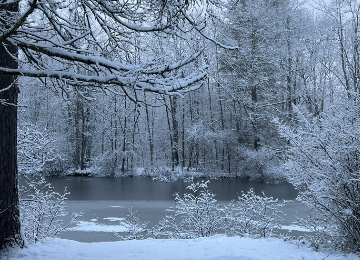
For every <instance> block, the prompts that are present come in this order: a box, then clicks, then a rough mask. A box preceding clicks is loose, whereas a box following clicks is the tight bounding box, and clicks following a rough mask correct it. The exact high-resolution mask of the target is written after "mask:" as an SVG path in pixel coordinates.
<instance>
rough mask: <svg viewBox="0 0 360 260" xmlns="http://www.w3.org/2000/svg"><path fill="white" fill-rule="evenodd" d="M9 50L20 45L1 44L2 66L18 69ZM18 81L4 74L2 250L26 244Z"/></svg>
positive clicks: (13, 7) (0, 111) (0, 80)
mask: <svg viewBox="0 0 360 260" xmlns="http://www.w3.org/2000/svg"><path fill="white" fill-rule="evenodd" d="M1 8H2V9H7V10H9V11H17V10H18V4H17V3H16V4H8V5H1ZM8 52H9V53H11V54H13V55H14V56H16V55H17V47H16V46H13V45H6V46H4V45H3V43H0V66H1V67H8V68H17V61H16V60H15V59H14V58H13V57H12V56H11V55H9V53H8ZM15 83H16V77H14V76H11V75H3V74H0V250H1V249H4V248H5V247H8V246H10V245H14V244H18V245H23V240H22V238H21V235H20V218H19V215H20V213H19V194H18V171H17V152H16V148H17V147H16V145H17V107H16V106H14V105H12V104H16V103H17V97H18V88H17V86H16V84H15ZM11 85H13V86H11ZM9 86H11V87H10V88H9V89H7V88H8V87H9ZM1 100H2V101H4V102H5V103H4V102H1Z"/></svg>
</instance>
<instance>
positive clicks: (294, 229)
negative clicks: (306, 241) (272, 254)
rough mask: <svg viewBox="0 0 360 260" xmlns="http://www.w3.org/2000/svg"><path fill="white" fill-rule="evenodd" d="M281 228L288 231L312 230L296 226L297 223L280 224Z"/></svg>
mask: <svg viewBox="0 0 360 260" xmlns="http://www.w3.org/2000/svg"><path fill="white" fill-rule="evenodd" d="M281 229H285V230H289V231H301V232H312V230H310V229H308V228H306V227H302V226H298V225H290V226H285V225H284V226H281Z"/></svg>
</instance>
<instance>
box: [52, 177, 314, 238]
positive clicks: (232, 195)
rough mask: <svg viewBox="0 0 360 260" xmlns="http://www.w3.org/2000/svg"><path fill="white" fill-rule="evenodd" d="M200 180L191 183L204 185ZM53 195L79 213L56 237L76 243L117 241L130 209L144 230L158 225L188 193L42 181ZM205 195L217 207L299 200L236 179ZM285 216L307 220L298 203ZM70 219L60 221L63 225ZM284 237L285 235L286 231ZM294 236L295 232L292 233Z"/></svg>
mask: <svg viewBox="0 0 360 260" xmlns="http://www.w3.org/2000/svg"><path fill="white" fill-rule="evenodd" d="M205 180H206V179H203V178H199V179H195V181H205ZM46 181H48V182H50V183H51V184H52V186H53V187H54V190H55V191H57V192H59V193H63V191H64V189H65V187H66V189H67V191H68V192H70V194H69V195H68V196H67V211H68V212H70V213H71V212H77V213H79V212H81V213H82V215H81V216H80V217H79V218H78V219H77V220H79V221H80V222H79V223H77V224H76V225H75V224H72V225H71V226H70V229H69V230H67V231H65V232H63V233H62V234H61V235H60V237H61V238H66V239H73V240H77V241H80V242H102V241H116V240H119V238H118V237H116V236H115V235H114V232H115V231H117V232H122V230H123V229H121V225H119V223H120V221H121V219H123V218H124V217H126V215H128V214H129V208H132V210H133V211H136V212H137V214H139V217H140V219H141V220H143V221H148V222H149V224H148V226H149V227H152V226H154V225H156V224H158V223H159V220H161V219H163V218H164V217H165V215H166V214H167V211H166V210H167V209H169V208H172V207H174V205H175V203H174V193H179V194H180V195H183V194H184V193H185V192H187V189H186V187H187V186H188V185H189V182H184V181H182V180H179V181H176V182H161V181H155V180H152V179H151V178H149V177H120V178H93V177H78V176H77V177H75V176H67V177H47V178H46ZM208 186H209V190H210V191H211V192H212V193H214V194H216V197H215V198H216V199H217V200H218V201H219V203H227V202H229V201H231V200H236V199H237V197H238V196H239V195H241V194H242V192H247V191H248V190H250V189H253V190H254V191H255V193H256V194H258V195H262V193H264V194H265V195H266V196H267V197H273V198H277V199H279V200H294V199H295V198H296V196H297V194H298V192H297V190H296V189H294V187H293V186H292V185H291V184H288V183H282V184H266V183H261V182H251V181H248V180H244V179H237V178H221V179H214V180H211V181H210V183H209V185H208ZM283 212H284V213H285V214H286V216H285V218H284V223H282V225H284V226H291V225H293V224H294V223H295V222H296V219H297V217H306V216H307V215H308V214H309V209H308V208H307V207H305V206H304V205H302V204H301V203H299V202H288V203H286V205H285V207H284V208H283ZM69 220H70V218H69V217H65V219H64V221H65V222H68V221H69ZM286 232H288V231H286ZM294 232H295V233H296V232H298V231H294Z"/></svg>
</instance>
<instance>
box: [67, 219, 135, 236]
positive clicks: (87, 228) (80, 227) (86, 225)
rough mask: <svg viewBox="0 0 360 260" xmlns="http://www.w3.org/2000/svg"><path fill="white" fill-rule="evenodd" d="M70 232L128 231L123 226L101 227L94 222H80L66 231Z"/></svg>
mask: <svg viewBox="0 0 360 260" xmlns="http://www.w3.org/2000/svg"><path fill="white" fill-rule="evenodd" d="M66 230H68V231H83V232H111V233H114V232H126V231H128V229H127V228H126V227H124V226H123V225H100V224H97V223H94V222H88V221H79V222H78V223H77V224H76V226H75V227H71V228H68V229H66Z"/></svg>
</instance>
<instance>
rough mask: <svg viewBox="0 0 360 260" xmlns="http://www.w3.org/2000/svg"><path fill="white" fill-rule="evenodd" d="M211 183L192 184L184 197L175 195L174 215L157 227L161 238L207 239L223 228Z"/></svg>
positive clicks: (167, 217)
mask: <svg viewBox="0 0 360 260" xmlns="http://www.w3.org/2000/svg"><path fill="white" fill-rule="evenodd" d="M208 183H209V181H206V182H196V183H192V184H190V185H189V186H188V187H187V189H188V190H190V193H185V194H184V197H181V196H180V195H179V194H175V209H174V215H169V216H166V218H164V219H163V220H162V221H160V223H159V226H157V227H156V229H157V234H158V235H159V236H165V237H173V238H195V237H207V236H210V235H213V234H215V233H216V232H217V231H218V230H219V229H220V227H221V222H222V216H221V214H222V212H221V209H220V205H219V204H218V203H217V201H216V199H215V198H214V197H215V194H213V193H211V192H210V191H209V190H208V189H207V185H208Z"/></svg>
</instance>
